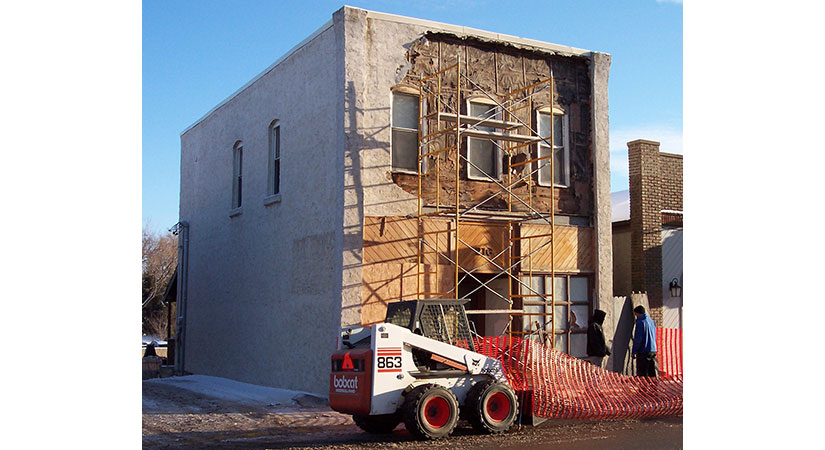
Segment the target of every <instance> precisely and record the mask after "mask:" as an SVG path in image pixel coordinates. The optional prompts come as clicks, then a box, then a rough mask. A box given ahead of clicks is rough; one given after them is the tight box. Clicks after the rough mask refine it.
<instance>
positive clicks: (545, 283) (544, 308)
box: [519, 272, 594, 357]
mask: <svg viewBox="0 0 825 450" xmlns="http://www.w3.org/2000/svg"><path fill="white" fill-rule="evenodd" d="M533 278H540V279H541V283H542V289H541V291H540V292H541V293H542V294H544V295H545V297H546V298H547V301H546V303H545V305H531V306H529V308H535V310H534V312H536V313H537V314H535V315H531V314H525V315H524V316H522V317H523V319H524V321H523V322H522V326H521V329H522V330H525V324H526V326H527V328H528V329H530V330H532V328H533V322H534V321H535V320H539V321H541V323H542V326H543V327H544V330H545V331H546V332H547V333H548V335H549V333H550V327H549V326H548V325H549V322H548V320H547V319H548V317H550V316H543V315H538V314H546V313H547V312H548V311H549V310H550V308H551V305H552V303H551V300H550V297H549V292H550V286H551V284H550V279H551V276H550V274H549V273H533ZM572 278H583V279H585V280H586V281H587V299H586V300H575V301H574V300H570V285H571V279H572ZM559 279H562V281H563V282H564V290H563V291H562V292H564V293H565V300H558V299H557V300H556V302H555V306H556V307H557V308H558V307H559V306H563V307H566V308H567V309H566V311H567V317H566V318H565V319H566V320H565V322H564V323H565V324H566V326H565V327H564V329H559V328H558V327H556V330H555V331H556V333H555V336H553V337H552V339H553V340H554V341H555V340H556V339H558V338H559V337H560V336H562V335H564V336H566V337H565V341H566V343H565V345H564V347H565V348H563V349H561V348H559V346H556V348H557V349H559V350H561V351H563V352H564V353H566V354H568V355H570V348H571V342H570V341H571V336H572V335H574V334H576V335H578V334H584V335H585V336H586V335H587V325H588V322H589V320H590V317H591V316H592V315H593V311H594V306H593V289H592V286H593V277H592V274H589V273H572V272H571V273H556V290H560V289H559V281H560V280H559ZM519 280H521V282H522V283H525V284H527V285H528V286H531V287H533V283H532V280H531V279H530V276H529V275H528V274H521V275H519ZM534 289H535V288H534ZM519 290H520V293H521V294H522V295H529V294H532V292H530V291H529V290H528V289H527V288H525V287H524V286H522V285H519ZM523 298H524V299H525V300H526V299H530V300H533V301H535V300H540V299H541V297H539V296H532V297H523ZM584 305H586V306H587V317H577V318H576V323H577V324H578V325H579V327H578V328H572V327H571V324H572V319H573V306H584ZM523 308H524V309H525V310H527V308H528V307H525V306H523ZM552 320H556V318H555V317H553V319H552ZM585 345H586V344H585ZM585 353H586V348H585ZM571 356H575V357H584V356H587V355H586V354H585V355H582V356H576V355H571Z"/></svg>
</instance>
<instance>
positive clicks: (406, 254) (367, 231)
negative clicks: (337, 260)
mask: <svg viewBox="0 0 825 450" xmlns="http://www.w3.org/2000/svg"><path fill="white" fill-rule="evenodd" d="M423 225H424V231H425V232H432V231H436V230H448V229H453V227H454V222H453V221H452V220H445V219H432V218H431V219H426V220H424V222H423ZM417 227H418V219H417V218H407V217H371V216H367V217H365V218H364V253H363V255H364V265H363V270H362V273H363V279H362V288H361V289H362V304H361V322H362V324H364V325H367V324H371V323H377V322H380V321H383V320H384V318H385V316H386V308H387V304H389V303H391V302H396V301H400V300H412V299H415V298H416V296H417V292H418V291H417V289H418V285H417V280H416V276H417V273H418V271H417V269H416V262H417V250H416V241H417V238H418V231H417ZM516 233H517V234H518V233H521V235H522V236H536V235H545V234H548V233H549V225H542V224H524V225H522V226H521V227H520V228H517V230H516ZM556 234H557V241H556V272H567V273H577V272H591V271H593V270H594V260H593V229H592V228H589V227H575V226H559V225H557V226H556ZM425 236H426V240H427V242H429V243H430V245H432V246H433V247H436V246H437V248H438V249H439V250H440V251H441V252H443V253H444V254H446V255H447V256H448V257H449V258H450V259H454V258H455V245H454V242H453V241H452V239H453V237H452V234H448V233H439V234H427V235H425ZM507 237H508V235H507V227H506V225H505V224H501V223H467V224H462V238H461V239H462V240H463V241H464V242H466V243H467V245H469V246H470V247H472V248H473V249H475V251H473V250H470V249H468V248H467V246H465V245H462V246H461V252H459V255H458V259H459V263H460V265H461V267H462V268H466V269H472V268H476V270H475V271H474V273H478V274H482V273H488V274H492V273H498V272H499V271H500V270H499V269H498V268H496V267H495V266H494V265H492V264H490V263H489V262H488V261H486V260H485V259H484V258H483V257H481V256H479V255H478V253H476V251H478V252H481V253H483V254H485V255H487V256H488V257H489V258H492V257H493V256H495V255H497V254H499V253H501V252H502V250H504V249H505V247H506V245H507V242H508V241H507ZM546 240H547V238H546V237H545V238H534V239H530V240H529V243H528V240H523V241H521V246H520V248H519V246H518V244H517V246H516V252H515V254H516V255H519V254H521V255H527V254H528V253H529V251H530V249H536V248H539V247H540V246H541V245H542V244H543V243H545V241H546ZM530 245H532V247H531V246H530ZM426 250H427V251H430V250H431V249H430V248H427V249H426ZM493 260H494V261H495V263H496V264H498V265H499V266H500V267H505V264H506V259H505V255H504V254H502V255H501V256H499V257H497V258H494V259H493ZM521 269H522V270H523V271H526V270H527V265H526V263H525V264H524V265H523V266H521ZM421 270H422V272H434V271H438V281H437V282H436V276H435V274H424V275H422V277H421V291H422V292H448V291H450V290H451V289H452V288H453V286H454V284H455V272H454V270H455V266H453V265H452V264H451V263H450V262H449V261H447V260H446V259H444V258H440V257H437V256H436V255H433V254H427V255H423V258H422V268H421ZM533 270H534V271H535V272H549V271H550V247H549V246H548V247H545V248H544V249H542V250H539V251H537V252H536V253H534V254H533Z"/></svg>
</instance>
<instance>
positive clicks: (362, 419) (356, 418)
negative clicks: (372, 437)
mask: <svg viewBox="0 0 825 450" xmlns="http://www.w3.org/2000/svg"><path fill="white" fill-rule="evenodd" d="M352 421H353V422H355V424H356V425H358V428H360V429H362V430H364V431H366V432H367V433H372V434H389V433H392V430H394V429H395V427H397V426H398V424H399V423H401V417H399V416H398V414H380V415H375V416H362V415H360V414H353V415H352Z"/></svg>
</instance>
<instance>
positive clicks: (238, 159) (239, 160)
mask: <svg viewBox="0 0 825 450" xmlns="http://www.w3.org/2000/svg"><path fill="white" fill-rule="evenodd" d="M241 208H243V141H241V140H238V141H236V142H235V145H233V146H232V202H231V204H230V215H236V214H238V213H240V211H241Z"/></svg>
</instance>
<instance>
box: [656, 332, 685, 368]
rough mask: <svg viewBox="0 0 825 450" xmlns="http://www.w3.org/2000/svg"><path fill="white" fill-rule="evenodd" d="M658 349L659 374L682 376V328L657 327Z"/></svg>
mask: <svg viewBox="0 0 825 450" xmlns="http://www.w3.org/2000/svg"><path fill="white" fill-rule="evenodd" d="M656 350H658V353H657V354H656V359H657V360H658V361H657V362H658V363H659V376H660V377H662V378H673V377H675V376H682V329H681V328H656Z"/></svg>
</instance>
